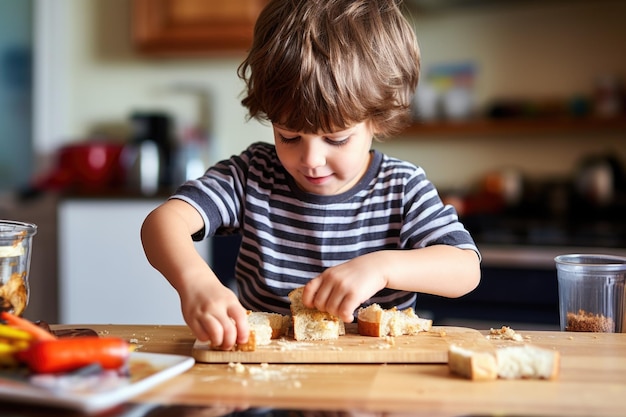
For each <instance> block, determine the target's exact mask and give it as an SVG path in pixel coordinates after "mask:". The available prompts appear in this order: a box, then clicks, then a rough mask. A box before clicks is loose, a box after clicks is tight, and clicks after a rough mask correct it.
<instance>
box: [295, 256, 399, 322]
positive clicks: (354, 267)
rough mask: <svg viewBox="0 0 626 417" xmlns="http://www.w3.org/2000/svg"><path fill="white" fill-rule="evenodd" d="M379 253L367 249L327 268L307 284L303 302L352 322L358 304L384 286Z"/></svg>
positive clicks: (382, 265)
mask: <svg viewBox="0 0 626 417" xmlns="http://www.w3.org/2000/svg"><path fill="white" fill-rule="evenodd" d="M381 255H382V252H375V253H370V254H367V255H363V256H359V257H358V258H354V259H352V260H350V261H348V262H345V263H343V264H341V265H336V266H333V267H331V268H328V269H327V270H326V271H324V272H322V273H321V274H320V275H318V276H317V277H315V278H313V279H312V280H311V281H309V282H308V283H307V284H306V286H305V288H304V292H303V294H302V302H303V303H304V305H305V306H307V307H315V308H317V309H318V310H320V311H325V312H327V313H330V314H333V315H335V316H337V317H339V318H340V319H341V320H343V321H344V322H346V323H350V322H352V321H353V320H354V311H355V310H356V309H357V307H359V306H360V305H361V304H362V303H363V302H365V301H366V300H368V299H369V298H371V297H372V296H373V295H374V294H376V293H377V292H378V291H380V290H381V289H383V288H385V287H386V286H387V282H388V278H387V277H386V276H385V268H384V265H385V264H384V260H383V259H382V258H383V256H381Z"/></svg>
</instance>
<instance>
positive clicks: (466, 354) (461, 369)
mask: <svg viewBox="0 0 626 417" xmlns="http://www.w3.org/2000/svg"><path fill="white" fill-rule="evenodd" d="M448 367H449V368H450V371H451V372H453V373H455V374H457V375H460V376H462V377H464V378H467V379H472V380H475V381H489V380H493V379H496V378H497V377H498V364H497V362H496V356H495V354H493V353H491V352H474V351H471V350H469V349H465V348H462V347H460V346H456V345H451V346H450V348H449V349H448Z"/></svg>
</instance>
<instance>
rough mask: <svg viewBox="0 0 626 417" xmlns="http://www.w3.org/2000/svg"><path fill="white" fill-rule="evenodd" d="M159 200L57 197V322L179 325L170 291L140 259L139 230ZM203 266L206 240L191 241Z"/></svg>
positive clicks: (179, 315)
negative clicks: (200, 255)
mask: <svg viewBox="0 0 626 417" xmlns="http://www.w3.org/2000/svg"><path fill="white" fill-rule="evenodd" d="M159 203H160V201H157V200H145V199H140V198H139V199H119V200H115V199H98V198H93V199H78V198H76V199H63V200H62V201H61V202H60V203H59V207H58V251H59V322H60V323H62V324H71V323H98V324H106V323H119V324H184V321H183V318H182V313H181V311H180V303H179V299H178V295H177V293H176V291H175V290H174V289H173V288H172V287H171V286H170V284H169V283H168V282H167V280H166V279H165V278H164V277H163V276H162V275H161V274H160V273H159V272H158V271H156V270H155V269H154V268H152V266H151V265H150V264H149V263H148V261H147V260H146V257H145V255H144V253H143V248H142V246H141V239H140V234H139V233H140V228H141V224H142V222H143V220H144V218H145V217H146V216H147V215H148V213H149V212H150V211H151V210H152V209H154V208H155V207H156V206H157V205H158V204H159ZM196 249H197V250H198V251H199V252H200V253H201V254H202V255H203V257H205V259H206V260H207V262H208V258H209V244H208V241H203V242H198V243H196Z"/></svg>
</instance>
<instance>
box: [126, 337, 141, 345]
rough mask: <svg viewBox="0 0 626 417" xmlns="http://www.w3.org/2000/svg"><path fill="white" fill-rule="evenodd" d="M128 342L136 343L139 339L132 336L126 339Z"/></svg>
mask: <svg viewBox="0 0 626 417" xmlns="http://www.w3.org/2000/svg"><path fill="white" fill-rule="evenodd" d="M128 343H134V344H137V343H139V340H137V339H136V338H134V337H133V338H132V339H128Z"/></svg>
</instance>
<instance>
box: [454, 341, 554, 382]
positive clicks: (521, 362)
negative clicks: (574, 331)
mask: <svg viewBox="0 0 626 417" xmlns="http://www.w3.org/2000/svg"><path fill="white" fill-rule="evenodd" d="M559 366H560V354H559V352H557V351H554V350H550V349H544V348H540V347H537V346H531V345H522V346H509V347H503V348H499V349H496V351H495V353H491V352H478V351H473V350H470V349H465V348H462V347H459V346H455V345H451V346H450V347H449V349H448V367H449V368H450V371H451V372H453V373H455V374H457V375H460V376H462V377H464V378H468V379H472V380H493V379H496V378H501V379H556V378H557V377H558V375H559Z"/></svg>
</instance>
